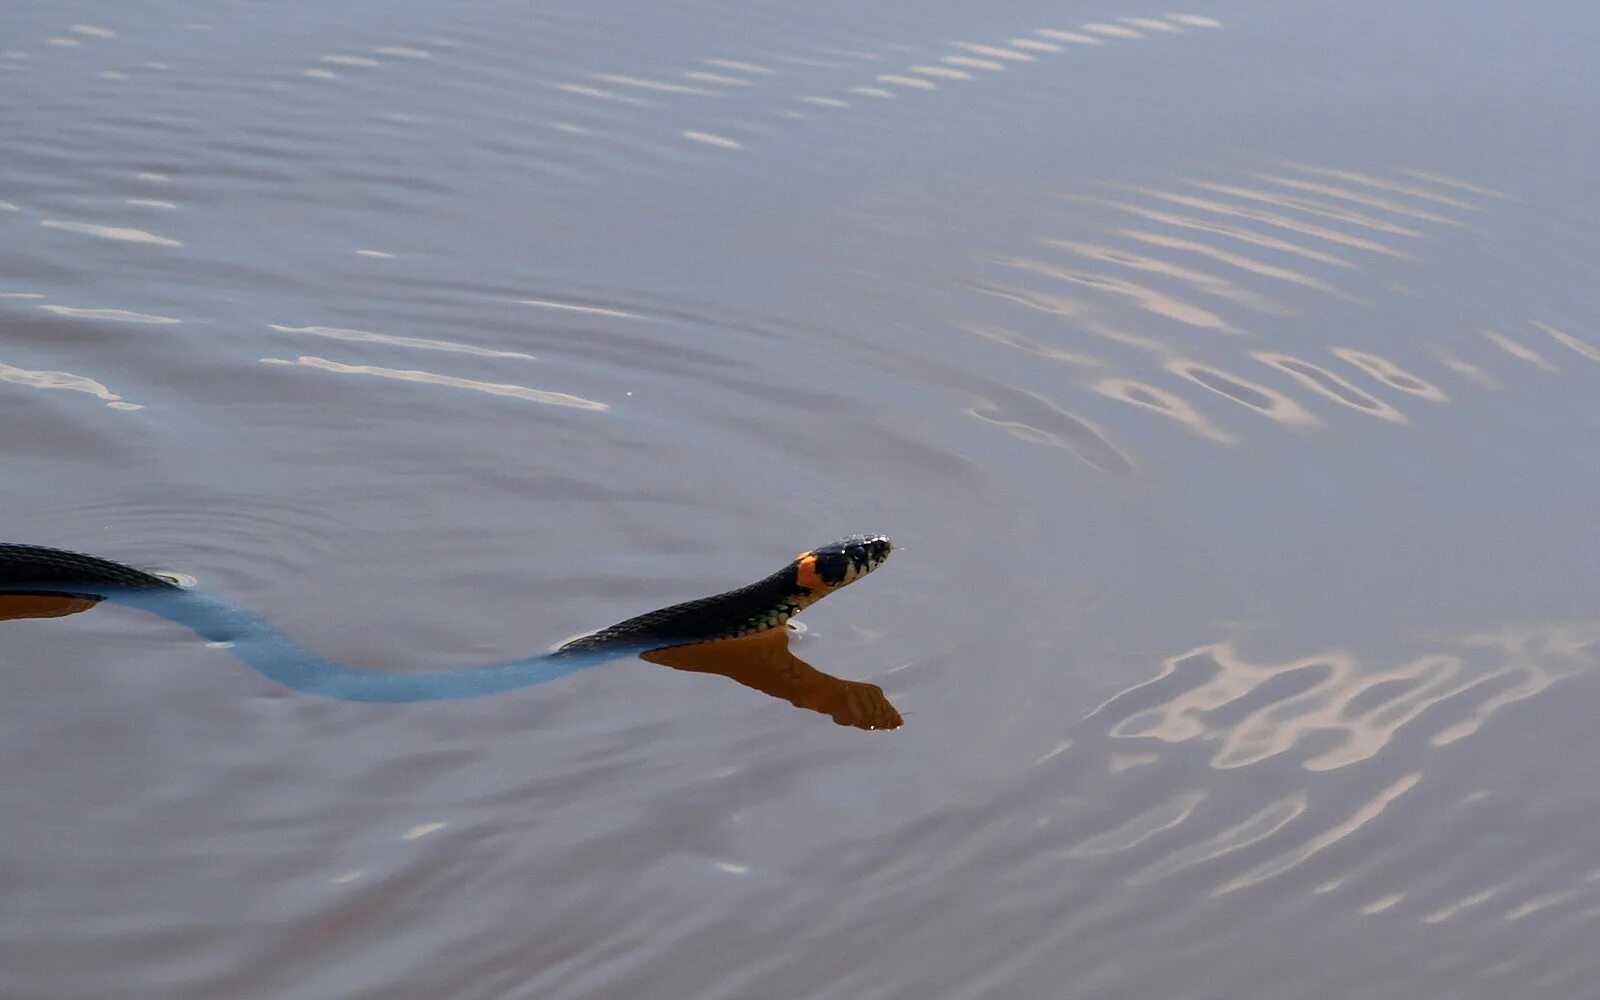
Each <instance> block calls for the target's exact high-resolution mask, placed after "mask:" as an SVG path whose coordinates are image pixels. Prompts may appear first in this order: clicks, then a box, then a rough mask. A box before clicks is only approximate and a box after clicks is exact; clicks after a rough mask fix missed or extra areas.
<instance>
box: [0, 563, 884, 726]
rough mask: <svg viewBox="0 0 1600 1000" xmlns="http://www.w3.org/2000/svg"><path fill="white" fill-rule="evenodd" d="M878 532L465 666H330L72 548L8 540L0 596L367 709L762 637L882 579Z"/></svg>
mask: <svg viewBox="0 0 1600 1000" xmlns="http://www.w3.org/2000/svg"><path fill="white" fill-rule="evenodd" d="M889 552H890V544H889V540H888V539H887V538H884V537H882V536H879V535H874V536H868V535H853V536H851V537H849V538H846V539H844V540H842V541H839V542H835V543H833V544H831V545H825V546H822V547H821V548H818V549H812V550H810V551H808V552H802V553H801V554H800V555H799V556H798V557H796V558H795V560H794V561H793V562H791V563H789V564H788V565H787V566H785V567H783V568H782V569H780V570H778V571H777V572H775V573H773V574H772V575H770V576H768V577H765V578H763V579H761V580H757V581H756V582H755V583H752V584H749V585H748V586H744V587H740V588H738V589H737V590H730V591H727V592H725V593H721V594H714V595H712V596H710V597H702V598H700V599H698V600H694V601H688V602H685V603H683V604H674V605H672V606H671V607H666V608H661V609H659V610H656V611H651V612H649V613H647V614H643V615H639V616H637V617H634V618H629V619H628V620H626V621H623V622H618V623H617V624H615V625H612V626H610V627H609V628H604V629H601V630H600V631H598V632H594V633H591V634H589V635H584V636H580V637H578V638H577V639H574V640H572V641H571V642H568V643H566V644H564V645H562V646H560V647H559V648H557V649H556V650H555V651H553V652H550V653H545V654H543V655H539V656H532V657H528V658H525V659H521V660H513V661H512V662H510V663H502V664H497V665H493V666H485V667H476V668H471V669H463V670H439V671H428V672H423V673H390V672H387V671H381V670H363V669H360V668H357V667H350V666H346V665H344V664H341V663H336V662H334V661H332V660H329V659H326V658H324V657H322V656H319V655H318V654H316V653H313V652H312V651H311V650H308V649H306V648H305V647H304V646H301V645H300V644H299V643H297V642H295V641H294V640H293V639H291V638H289V637H288V636H286V635H284V634H283V633H282V632H280V631H278V629H276V628H275V627H273V626H272V625H271V624H270V623H269V622H267V621H266V620H264V619H262V618H260V617H259V616H257V615H255V614H253V613H252V612H250V611H248V610H246V609H244V608H242V607H239V606H238V605H236V604H233V603H232V602H229V601H225V600H222V599H221V598H217V597H213V596H211V595H209V594H206V593H204V592H203V591H200V590H196V589H193V588H189V587H185V586H183V585H181V584H180V583H178V582H177V581H176V580H174V579H173V578H170V577H167V576H162V575H160V574H156V573H151V572H147V571H145V570H141V569H137V568H135V567H133V566H128V565H126V564H123V563H119V562H114V561H112V560H110V559H102V558H99V557H98V556H91V555H84V554H82V553H78V552H70V551H67V550H65V549H56V548H50V547H48V546H43V545H19V544H9V543H0V593H11V594H45V595H56V596H60V597H66V598H79V599H86V600H89V601H109V602H112V603H115V604H122V605H125V606H128V607H133V608H138V609H140V610H143V611H147V612H150V613H152V614H156V615H159V616H161V617H163V618H166V619H168V620H170V621H174V622H177V623H178V624H180V625H183V626H185V627H187V628H189V629H191V630H192V631H194V632H195V633H196V634H198V635H199V636H201V637H202V638H204V639H206V640H208V641H210V642H213V643H219V644H224V645H225V646H226V648H227V649H228V650H229V651H230V652H231V653H232V654H233V655H234V656H235V657H237V658H238V659H239V660H242V661H243V662H244V663H246V664H247V665H249V666H250V667H252V668H254V669H255V670H256V671H257V672H259V673H261V674H262V675H264V676H266V677H269V678H271V679H272V680H274V681H277V682H278V683H280V684H284V685H286V686H288V687H290V688H293V689H295V690H297V691H303V692H306V693H309V694H317V695H323V696H326V697H331V698H340V699H343V700H346V701H364V702H391V703H392V702H417V701H442V700H449V699H457V698H473V697H479V696H482V695H488V694H495V693H497V692H501V691H509V690H512V689H515V688H521V687H528V686H530V685H533V684H540V683H543V682H545V681H550V680H554V679H556V678H558V677H563V676H566V675H567V674H570V673H573V672H574V671H577V670H580V669H582V668H584V667H586V666H591V665H593V664H596V663H600V662H604V661H606V660H609V659H611V658H613V657H615V656H617V655H621V654H625V653H638V652H644V651H646V650H655V649H665V648H670V647H674V646H686V645H692V644H696V643H703V642H712V641H715V640H718V639H730V638H736V637H739V636H745V635H752V634H755V633H758V632H763V631H766V630H769V629H775V628H779V627H781V626H783V625H784V624H785V623H786V622H788V620H789V619H790V618H792V617H793V616H794V615H796V614H798V613H799V612H800V611H801V610H803V609H804V608H806V607H809V606H810V605H812V604H815V603H816V602H817V601H819V600H821V599H822V598H823V597H826V596H827V595H828V594H830V593H832V592H834V591H835V590H838V589H840V588H841V587H844V586H847V585H849V584H850V583H853V582H854V581H856V580H859V579H860V578H861V577H863V576H865V575H866V574H868V573H870V572H872V571H873V570H874V569H876V568H878V566H880V565H882V563H883V561H884V560H885V559H887V558H888V557H889Z"/></svg>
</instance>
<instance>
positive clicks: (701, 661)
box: [0, 593, 903, 729]
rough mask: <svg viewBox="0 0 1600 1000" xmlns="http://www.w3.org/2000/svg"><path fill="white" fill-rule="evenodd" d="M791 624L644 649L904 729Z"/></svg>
mask: <svg viewBox="0 0 1600 1000" xmlns="http://www.w3.org/2000/svg"><path fill="white" fill-rule="evenodd" d="M99 603H100V601H99V600H98V599H96V598H92V597H83V596H64V595H58V594H41V593H0V621H10V620H14V619H20V618H62V617H66V616H67V615H74V614H78V613H80V612H84V611H88V610H89V609H90V608H93V607H94V606H96V605H97V604H99ZM790 635H791V633H790V630H789V629H788V628H782V627H780V628H775V629H769V630H767V631H765V632H759V633H756V634H754V635H748V636H742V637H739V638H736V639H720V640H717V641H715V642H703V643H697V644H694V645H689V646H672V647H668V648H665V649H654V650H644V651H641V652H639V654H638V655H639V656H640V658H641V659H644V660H646V661H648V662H650V663H657V664H660V665H662V666H666V667H671V668H672V669H674V670H683V671H687V672H689V673H697V674H721V675H722V676H723V677H727V678H730V679H732V680H735V681H737V682H739V683H740V684H743V685H744V686H745V687H748V688H754V689H755V690H757V691H760V692H761V693H762V694H765V695H770V696H771V697H773V698H777V699H779V700H780V701H786V702H788V703H789V704H791V705H793V706H795V707H796V708H803V709H806V710H808V711H812V712H819V713H821V714H823V715H826V716H828V717H829V718H831V719H833V721H834V722H836V723H838V724H839V725H841V726H853V727H855V728H857V729H898V728H899V727H900V725H901V724H902V721H903V720H902V719H901V717H900V713H899V712H898V711H896V709H895V707H894V705H893V704H891V703H890V701H889V699H888V698H887V697H885V696H884V693H883V689H882V688H880V687H878V685H876V684H868V683H866V682H863V681H851V680H844V679H842V678H839V677H834V676H833V675H831V674H825V673H823V672H822V671H820V670H818V669H817V668H815V667H813V666H812V665H811V664H809V663H807V662H806V661H805V660H802V659H801V658H800V657H798V656H796V655H795V654H794V652H793V651H792V650H791V649H790V648H789V640H790Z"/></svg>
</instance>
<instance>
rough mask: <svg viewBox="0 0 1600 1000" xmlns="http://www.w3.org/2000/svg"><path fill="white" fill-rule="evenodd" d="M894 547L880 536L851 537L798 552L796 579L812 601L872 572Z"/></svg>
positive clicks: (881, 563) (880, 564)
mask: <svg viewBox="0 0 1600 1000" xmlns="http://www.w3.org/2000/svg"><path fill="white" fill-rule="evenodd" d="M892 548H893V546H891V545H890V544H889V539H887V538H885V537H884V536H882V535H851V536H850V537H849V538H845V539H841V540H840V541H837V542H834V543H833V544H831V545H824V546H822V547H821V548H818V549H812V550H811V551H810V552H802V553H800V556H799V558H797V559H796V560H795V577H796V581H797V582H798V583H799V585H800V586H801V587H803V588H805V589H806V590H807V591H809V592H810V594H811V595H812V596H813V598H816V597H821V596H822V595H824V594H827V593H830V592H832V591H835V590H838V589H839V588H840V587H843V586H846V585H848V584H851V583H854V582H856V581H857V580H859V579H861V578H862V577H864V576H866V575H867V574H868V573H871V572H872V571H873V570H875V569H877V568H878V567H879V566H882V565H883V561H884V560H885V559H887V558H889V552H890V550H891V549H892Z"/></svg>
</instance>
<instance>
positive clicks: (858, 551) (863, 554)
mask: <svg viewBox="0 0 1600 1000" xmlns="http://www.w3.org/2000/svg"><path fill="white" fill-rule="evenodd" d="M866 558H867V548H866V546H864V545H852V546H850V561H851V562H865V561H866Z"/></svg>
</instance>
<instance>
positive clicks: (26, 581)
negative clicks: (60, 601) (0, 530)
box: [0, 542, 181, 598]
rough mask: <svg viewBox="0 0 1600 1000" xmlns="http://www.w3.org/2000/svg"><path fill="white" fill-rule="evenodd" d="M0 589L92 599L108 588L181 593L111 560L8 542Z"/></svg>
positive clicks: (0, 559) (1, 559) (0, 560)
mask: <svg viewBox="0 0 1600 1000" xmlns="http://www.w3.org/2000/svg"><path fill="white" fill-rule="evenodd" d="M0 588H13V589H15V590H22V591H29V592H33V593H55V594H64V595H68V596H72V597H89V598H94V597H98V596H100V595H99V592H100V591H103V590H105V589H107V588H110V589H115V590H179V589H181V588H179V586H178V585H177V584H176V583H174V582H172V581H171V580H168V579H166V578H164V577H160V576H156V575H155V574H154V573H146V572H145V571H144V570H142V569H134V568H133V567H132V566H124V565H123V564H122V563H119V562H112V561H111V560H109V559H100V558H98V557H96V556H86V555H83V554H82V553H79V552H68V551H67V550H65V549H52V548H49V547H47V546H44V545H15V544H11V543H8V542H0Z"/></svg>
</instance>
